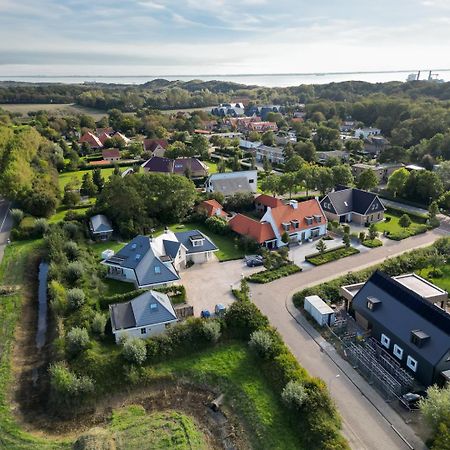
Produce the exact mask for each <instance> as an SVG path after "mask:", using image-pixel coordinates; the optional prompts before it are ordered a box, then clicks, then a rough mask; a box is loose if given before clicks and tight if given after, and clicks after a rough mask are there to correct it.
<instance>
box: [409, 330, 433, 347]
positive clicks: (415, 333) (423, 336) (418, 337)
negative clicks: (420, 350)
mask: <svg viewBox="0 0 450 450" xmlns="http://www.w3.org/2000/svg"><path fill="white" fill-rule="evenodd" d="M428 339H430V336H428V334H427V333H425V332H423V331H422V330H412V331H411V342H412V343H413V344H414V345H416V346H417V347H422V346H423V345H424V344H425V342H427V341H428Z"/></svg>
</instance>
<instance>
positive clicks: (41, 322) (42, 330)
mask: <svg viewBox="0 0 450 450" xmlns="http://www.w3.org/2000/svg"><path fill="white" fill-rule="evenodd" d="M47 276H48V264H47V263H46V262H43V261H42V262H41V263H40V264H39V275H38V280H39V286H38V321H37V330H36V339H35V343H36V349H37V351H38V352H40V351H41V350H42V347H44V345H45V341H46V335H47V309H48V305H47V300H48V299H47ZM31 379H32V382H33V386H36V385H37V382H38V380H39V368H38V367H35V368H34V369H33V371H32V375H31Z"/></svg>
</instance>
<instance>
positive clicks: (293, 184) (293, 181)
mask: <svg viewBox="0 0 450 450" xmlns="http://www.w3.org/2000/svg"><path fill="white" fill-rule="evenodd" d="M280 189H281V192H288V193H289V198H292V194H293V193H294V192H296V191H297V189H298V177H297V175H296V174H295V173H294V172H288V173H284V174H283V175H281V176H280Z"/></svg>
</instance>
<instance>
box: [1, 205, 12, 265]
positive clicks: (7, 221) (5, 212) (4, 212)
mask: <svg viewBox="0 0 450 450" xmlns="http://www.w3.org/2000/svg"><path fill="white" fill-rule="evenodd" d="M9 206H10V205H9V202H7V201H6V200H3V199H2V198H0V262H1V261H2V259H3V253H4V251H5V247H6V242H7V241H8V239H9V232H10V231H11V228H12V219H11V216H10V214H9Z"/></svg>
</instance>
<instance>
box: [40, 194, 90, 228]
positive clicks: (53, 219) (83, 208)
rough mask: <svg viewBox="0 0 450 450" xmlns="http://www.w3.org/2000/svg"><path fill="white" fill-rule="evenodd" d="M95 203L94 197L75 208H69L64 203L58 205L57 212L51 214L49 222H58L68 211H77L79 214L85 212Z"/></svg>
mask: <svg viewBox="0 0 450 450" xmlns="http://www.w3.org/2000/svg"><path fill="white" fill-rule="evenodd" d="M93 204H94V199H89V200H88V201H87V202H85V203H82V204H81V205H80V206H77V207H75V208H68V207H66V206H64V205H61V206H58V208H56V212H55V214H53V215H52V216H50V218H49V219H48V221H49V223H56V222H60V221H61V220H63V219H64V218H65V216H66V214H67V213H68V212H75V213H77V214H84V213H85V212H86V211H87V210H88V209H89V208H91V206H92V205H93Z"/></svg>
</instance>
